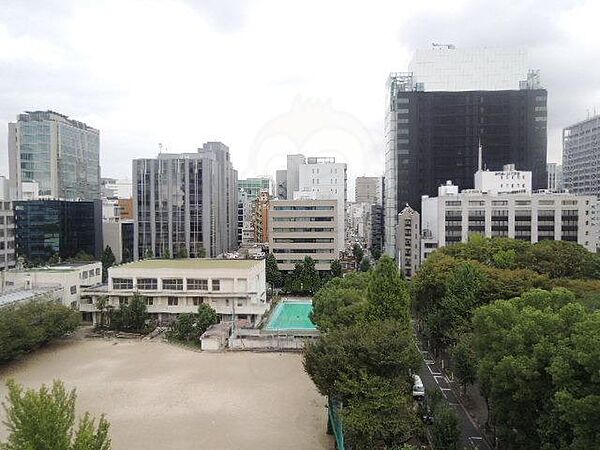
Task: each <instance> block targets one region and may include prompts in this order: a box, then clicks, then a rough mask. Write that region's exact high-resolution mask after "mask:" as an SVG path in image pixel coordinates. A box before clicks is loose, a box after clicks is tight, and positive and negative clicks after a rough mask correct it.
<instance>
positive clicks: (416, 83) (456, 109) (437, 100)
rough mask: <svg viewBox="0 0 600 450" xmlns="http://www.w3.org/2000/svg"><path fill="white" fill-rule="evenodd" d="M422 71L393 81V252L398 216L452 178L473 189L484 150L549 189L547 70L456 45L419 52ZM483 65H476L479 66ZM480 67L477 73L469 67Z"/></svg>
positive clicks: (388, 142)
mask: <svg viewBox="0 0 600 450" xmlns="http://www.w3.org/2000/svg"><path fill="white" fill-rule="evenodd" d="M417 56H418V58H416V59H415V61H413V63H411V64H412V68H413V70H415V72H407V73H392V74H390V77H389V79H388V83H387V86H386V116H385V180H386V184H385V249H386V253H388V254H390V255H393V254H394V252H395V249H394V247H395V228H396V222H397V216H398V213H399V212H400V211H401V210H402V209H403V208H404V207H405V206H406V205H407V204H409V205H410V206H411V207H413V208H414V209H415V210H418V211H420V208H421V196H422V195H430V196H435V195H437V188H438V186H440V185H441V184H443V183H445V182H446V181H447V180H452V182H453V183H454V184H455V185H458V186H460V188H461V189H470V188H473V187H474V186H473V174H474V173H475V172H476V171H477V168H478V147H479V143H480V142H481V146H482V148H483V151H482V156H483V157H482V160H483V166H484V167H485V168H487V169H489V170H502V167H503V166H504V165H505V164H515V166H516V168H517V169H518V170H530V171H532V172H533V189H544V188H546V184H547V175H546V147H547V135H546V119H547V110H546V100H547V92H546V90H545V89H543V88H541V85H540V81H539V73H538V72H537V71H531V70H530V71H528V70H527V69H524V67H526V58H525V56H524V54H523V53H522V52H518V51H517V52H511V51H501V50H489V51H488V49H474V50H457V49H455V48H454V47H452V46H449V47H448V48H444V49H434V50H432V51H425V52H423V53H422V54H417ZM475 63H476V64H475ZM471 66H473V67H474V69H473V70H467V69H468V68H469V67H471Z"/></svg>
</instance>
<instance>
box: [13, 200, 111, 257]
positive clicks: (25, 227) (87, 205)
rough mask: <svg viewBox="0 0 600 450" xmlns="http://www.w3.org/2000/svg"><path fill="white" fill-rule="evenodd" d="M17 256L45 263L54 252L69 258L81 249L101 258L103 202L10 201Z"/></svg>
mask: <svg viewBox="0 0 600 450" xmlns="http://www.w3.org/2000/svg"><path fill="white" fill-rule="evenodd" d="M13 206H14V212H15V223H16V228H15V235H16V238H15V242H16V249H17V255H18V256H23V257H25V258H26V259H27V261H29V262H31V263H46V262H48V261H49V260H50V258H51V257H52V256H53V255H55V254H56V255H58V256H59V257H60V258H61V259H67V258H72V257H74V256H75V255H77V254H78V253H80V252H84V253H86V254H88V255H91V256H93V257H94V258H95V259H96V260H100V257H101V255H102V245H103V242H102V202H101V201H100V200H94V201H67V200H29V201H16V202H14V203H13Z"/></svg>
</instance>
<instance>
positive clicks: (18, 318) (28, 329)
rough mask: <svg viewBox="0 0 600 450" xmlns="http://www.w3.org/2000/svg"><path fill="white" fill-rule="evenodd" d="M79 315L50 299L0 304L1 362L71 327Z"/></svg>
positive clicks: (57, 336) (47, 340) (75, 324)
mask: <svg viewBox="0 0 600 450" xmlns="http://www.w3.org/2000/svg"><path fill="white" fill-rule="evenodd" d="M79 320H80V315H79V313H78V312H77V311H74V310H72V309H71V308H68V307H66V306H63V305H61V304H57V303H55V302H54V301H51V300H50V299H47V300H39V301H34V302H29V303H25V304H23V305H19V306H7V307H4V308H2V314H0V363H4V362H8V361H11V360H13V359H15V358H17V357H19V356H21V355H24V354H26V353H29V352H31V351H32V350H35V349H36V348H38V347H40V346H41V345H44V344H46V343H48V342H50V341H52V340H54V339H57V338H59V337H61V336H64V335H65V334H68V333H70V332H72V331H74V330H75V329H76V328H77V326H78V325H79Z"/></svg>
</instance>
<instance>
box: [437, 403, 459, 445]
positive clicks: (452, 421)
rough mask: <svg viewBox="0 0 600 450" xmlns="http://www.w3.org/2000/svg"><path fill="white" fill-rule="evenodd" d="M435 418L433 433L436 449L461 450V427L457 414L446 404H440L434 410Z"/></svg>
mask: <svg viewBox="0 0 600 450" xmlns="http://www.w3.org/2000/svg"><path fill="white" fill-rule="evenodd" d="M433 416H434V418H435V420H434V422H433V427H432V429H431V433H432V435H433V444H434V448H439V449H444V450H459V449H460V448H461V447H460V435H461V426H460V422H459V420H458V416H457V415H456V413H455V412H454V411H453V410H452V409H450V407H449V406H448V405H447V404H446V403H444V402H439V403H438V404H437V405H436V407H435V408H434V410H433Z"/></svg>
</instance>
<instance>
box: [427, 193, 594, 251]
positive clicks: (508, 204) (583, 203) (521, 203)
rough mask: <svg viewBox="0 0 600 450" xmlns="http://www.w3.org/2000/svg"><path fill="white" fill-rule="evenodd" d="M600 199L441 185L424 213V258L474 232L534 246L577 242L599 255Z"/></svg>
mask: <svg viewBox="0 0 600 450" xmlns="http://www.w3.org/2000/svg"><path fill="white" fill-rule="evenodd" d="M597 208H598V206H597V199H596V197H595V196H590V195H587V196H578V195H574V194H570V193H551V192H548V191H541V192H533V193H531V192H521V193H518V192H515V193H502V194H499V193H494V192H481V191H479V190H475V189H470V190H464V191H462V192H460V193H459V192H458V186H456V185H452V184H446V185H443V186H440V188H439V194H438V196H437V197H431V198H430V197H428V196H424V197H423V201H422V213H421V228H422V240H421V260H422V261H424V260H425V259H426V258H427V256H428V255H429V254H430V253H431V252H433V251H434V250H435V249H437V248H440V247H444V246H446V245H451V244H454V243H457V242H467V241H468V239H469V236H470V235H471V234H474V233H478V234H482V235H484V236H486V237H509V238H514V239H522V240H525V241H528V242H539V241H542V240H545V239H550V240H556V241H560V240H562V241H570V242H576V243H578V244H580V245H582V246H583V247H585V248H586V249H587V250H589V251H592V252H595V251H596V247H597V244H598V232H599V228H598V217H597V213H598V210H597Z"/></svg>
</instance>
